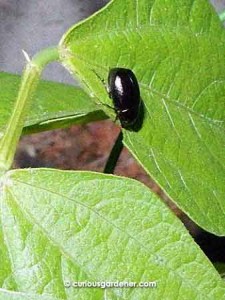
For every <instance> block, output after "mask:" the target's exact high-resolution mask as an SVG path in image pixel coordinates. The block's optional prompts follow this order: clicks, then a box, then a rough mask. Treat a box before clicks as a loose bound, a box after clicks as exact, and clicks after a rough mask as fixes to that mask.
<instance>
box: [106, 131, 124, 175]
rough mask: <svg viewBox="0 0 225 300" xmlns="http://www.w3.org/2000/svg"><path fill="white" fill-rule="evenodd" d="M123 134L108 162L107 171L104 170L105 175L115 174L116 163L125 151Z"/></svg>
mask: <svg viewBox="0 0 225 300" xmlns="http://www.w3.org/2000/svg"><path fill="white" fill-rule="evenodd" d="M122 141H123V133H122V131H120V133H119V135H118V137H117V139H116V142H115V144H114V146H113V148H112V150H111V153H110V155H109V158H108V161H107V163H106V165H105V169H104V173H106V174H113V173H114V169H115V167H116V163H117V161H118V158H119V156H120V153H121V152H122V150H123V143H122Z"/></svg>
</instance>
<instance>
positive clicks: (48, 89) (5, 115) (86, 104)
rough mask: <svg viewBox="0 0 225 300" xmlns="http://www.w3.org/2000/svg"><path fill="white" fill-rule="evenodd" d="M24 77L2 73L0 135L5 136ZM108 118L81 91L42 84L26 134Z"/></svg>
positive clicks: (51, 83)
mask: <svg viewBox="0 0 225 300" xmlns="http://www.w3.org/2000/svg"><path fill="white" fill-rule="evenodd" d="M20 80H21V77H20V76H18V75H13V74H9V73H3V72H2V73H0V86H1V88H0V107H1V109H0V114H1V118H0V135H1V136H2V135H3V134H4V131H5V128H6V126H7V122H8V119H9V117H10V115H11V112H12V109H13V105H14V103H15V100H16V95H17V93H18V89H19V84H20ZM104 118H106V116H105V114H104V113H103V112H102V111H101V110H100V107H99V106H97V105H95V104H94V102H93V101H91V99H90V97H89V96H88V95H87V94H86V93H85V92H84V91H83V90H82V89H80V88H77V87H73V86H68V85H65V84H60V83H56V82H50V81H41V82H40V83H39V86H38V89H37V92H36V95H35V97H34V100H33V105H32V107H31V109H30V111H29V114H28V115H27V119H26V123H25V128H24V133H31V132H37V131H42V130H49V129H53V128H59V127H64V126H69V125H71V124H81V123H87V122H91V121H95V120H99V119H104Z"/></svg>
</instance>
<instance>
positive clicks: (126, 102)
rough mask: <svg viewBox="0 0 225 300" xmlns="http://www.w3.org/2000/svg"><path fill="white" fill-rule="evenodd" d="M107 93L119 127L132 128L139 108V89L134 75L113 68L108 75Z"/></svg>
mask: <svg viewBox="0 0 225 300" xmlns="http://www.w3.org/2000/svg"><path fill="white" fill-rule="evenodd" d="M108 92H109V96H110V98H111V99H112V101H113V104H114V109H115V112H116V115H117V118H119V120H120V123H121V126H122V127H124V128H126V127H130V126H132V125H133V124H134V123H135V122H136V120H137V118H138V113H139V108H140V102H141V100H140V89H139V85H138V81H137V78H136V76H135V75H134V73H133V72H132V71H131V70H129V69H125V68H113V69H111V70H110V71H109V75H108Z"/></svg>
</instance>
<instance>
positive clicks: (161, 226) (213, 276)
mask: <svg viewBox="0 0 225 300" xmlns="http://www.w3.org/2000/svg"><path fill="white" fill-rule="evenodd" d="M0 207H1V221H0V239H1V242H0V254H1V258H3V259H2V260H1V269H0V284H1V286H2V288H3V289H4V291H5V290H8V291H9V293H10V291H15V292H22V293H29V294H31V295H32V294H36V295H42V296H45V297H47V296H48V295H49V296H51V297H53V298H54V297H56V298H57V299H58V298H59V299H73V300H75V299H79V300H82V299H149V295H151V299H164V297H165V295H166V299H168V300H169V299H210V300H211V299H225V285H224V282H223V280H222V279H221V278H220V276H219V274H218V273H217V272H216V270H215V269H214V268H213V266H212V264H211V263H210V262H209V261H208V259H207V258H206V257H205V256H204V254H203V253H202V252H201V250H200V249H199V247H197V246H196V244H195V243H194V241H193V239H192V238H191V237H190V235H189V234H188V232H187V230H186V229H185V228H184V226H183V224H182V223H181V222H180V221H179V220H178V219H177V218H176V216H175V215H174V214H173V213H172V212H171V211H170V210H169V208H168V207H167V206H166V205H165V204H164V203H162V202H161V201H160V199H158V197H157V196H156V195H154V194H153V193H152V192H150V190H149V189H148V188H146V187H145V186H144V185H143V184H141V183H139V182H137V181H135V180H131V179H125V178H120V177H116V176H112V175H104V174H98V173H91V172H71V171H57V170H51V169H39V170H38V169H35V170H34V169H33V170H32V169H29V170H15V171H11V172H8V173H7V174H6V176H5V177H3V178H2V195H1V206H0ZM68 281H70V282H75V281H79V282H80V281H89V282H95V281H100V282H108V281H110V282H114V281H115V282H116V281H123V282H125V281H126V282H127V281H130V282H137V283H139V282H149V281H151V282H153V281H156V283H157V287H156V288H130V289H129V288H123V289H119V288H117V289H116V288H110V289H106V290H104V289H101V288H80V289H76V288H72V287H71V288H65V287H64V282H68ZM4 295H5V294H4V293H3V291H2V290H0V297H2V299H3V297H4ZM19 297H21V296H19V295H18V299H21V298H19ZM0 299H1V298H0ZM4 299H5V298H4ZM9 299H10V298H9ZM13 299H14V298H13ZM15 299H17V298H16V297H15ZM32 299H33V298H32ZM34 299H36V298H34ZM37 299H39V298H37ZM50 299H51V298H50Z"/></svg>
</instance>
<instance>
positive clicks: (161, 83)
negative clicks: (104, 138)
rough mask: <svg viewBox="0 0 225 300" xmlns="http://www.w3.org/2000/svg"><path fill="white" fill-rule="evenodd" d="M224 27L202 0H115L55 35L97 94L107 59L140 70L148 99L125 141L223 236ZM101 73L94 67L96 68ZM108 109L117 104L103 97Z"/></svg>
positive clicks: (189, 209) (102, 93) (193, 213)
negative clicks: (140, 122)
mask: <svg viewBox="0 0 225 300" xmlns="http://www.w3.org/2000/svg"><path fill="white" fill-rule="evenodd" d="M224 49H225V32H224V29H223V28H222V25H221V24H220V21H219V19H218V17H217V15H216V13H215V12H214V10H213V8H212V7H211V5H210V4H209V3H208V1H206V0H198V1H197V0H195V1H194V0H162V1H153V0H139V1H133V0H114V1H111V2H110V4H109V5H107V7H106V8H105V9H103V10H102V11H100V12H99V13H98V14H96V15H95V16H93V17H91V18H90V19H88V20H87V21H86V22H83V23H80V24H78V25H75V26H74V27H73V28H72V29H70V30H69V31H68V32H67V33H66V34H65V35H64V37H63V38H62V40H61V42H60V52H61V60H62V61H63V63H64V65H66V66H67V68H68V69H69V70H70V71H72V72H73V73H74V74H76V76H78V77H79V78H80V79H81V81H82V82H84V84H85V87H86V89H87V91H88V92H89V93H90V94H91V95H94V96H95V97H96V98H98V99H99V101H101V102H104V103H107V104H110V105H112V104H111V102H110V99H109V98H108V95H107V92H106V89H105V86H104V84H103V83H102V81H101V80H100V79H99V77H101V78H102V79H103V80H105V81H106V80H107V74H108V70H109V69H110V68H112V67H116V66H117V67H126V68H130V69H132V70H133V71H134V72H135V74H136V75H137V78H138V81H139V83H140V88H141V96H142V99H143V103H144V110H145V116H144V122H143V126H142V128H141V129H140V130H139V131H138V132H132V131H125V132H124V137H125V144H126V146H127V147H128V148H129V150H130V151H131V152H132V153H133V155H134V156H135V157H136V158H137V159H138V161H139V162H140V163H141V164H142V166H143V167H144V168H145V170H146V171H147V172H148V173H149V174H150V175H151V176H152V177H153V178H154V179H155V180H156V181H157V182H158V183H159V185H160V186H161V187H162V188H163V189H164V190H165V191H166V193H167V194H168V195H169V196H170V197H171V198H172V199H173V200H174V201H175V202H176V203H177V205H178V206H179V207H180V208H181V209H183V210H184V211H185V212H186V213H187V214H188V215H189V216H190V217H191V218H192V219H193V220H194V221H195V222H197V224H199V225H200V226H202V227H203V228H205V229H206V230H208V231H211V232H213V233H215V234H218V235H224V234H225V217H224V213H225V201H224V195H225V184H224V180H223V178H224V174H225V172H224V169H225V165H224V162H225V155H224V146H225V134H224V114H225V110H224V104H225V101H224V99H225V55H224V53H225V52H224ZM96 74H97V75H96ZM103 109H104V110H105V111H106V112H107V113H108V114H109V115H110V116H113V114H114V113H113V110H110V109H108V108H107V107H106V106H104V105H103Z"/></svg>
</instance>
